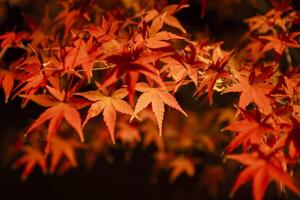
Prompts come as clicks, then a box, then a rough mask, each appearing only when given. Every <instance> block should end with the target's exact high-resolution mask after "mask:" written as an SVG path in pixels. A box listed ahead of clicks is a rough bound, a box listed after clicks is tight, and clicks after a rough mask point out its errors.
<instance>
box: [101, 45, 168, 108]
mask: <svg viewBox="0 0 300 200" xmlns="http://www.w3.org/2000/svg"><path fill="white" fill-rule="evenodd" d="M166 55H167V54H166V53H163V52H143V51H142V50H141V49H136V50H133V51H131V50H130V49H128V48H124V49H123V51H122V52H119V53H118V54H117V55H112V56H109V57H107V58H106V60H107V62H108V63H110V64H111V65H115V66H114V67H113V69H112V71H111V72H109V73H108V74H107V76H106V78H105V80H104V82H103V83H102V84H101V86H100V89H101V90H103V89H104V88H106V87H108V86H110V85H112V84H113V83H115V82H116V81H118V80H119V79H120V78H121V77H122V76H123V75H124V76H125V83H126V84H127V89H128V92H129V94H128V96H129V101H130V103H131V104H132V105H133V103H134V93H135V85H136V83H137V81H138V79H139V76H140V74H143V75H144V76H146V77H147V78H149V79H152V80H154V81H155V82H156V83H158V84H159V85H161V86H163V85H164V84H163V81H162V80H161V77H160V76H159V73H158V70H157V69H156V68H155V66H154V63H155V62H156V61H157V60H158V59H160V58H162V57H164V56H166Z"/></svg>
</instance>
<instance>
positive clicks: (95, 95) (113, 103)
mask: <svg viewBox="0 0 300 200" xmlns="http://www.w3.org/2000/svg"><path fill="white" fill-rule="evenodd" d="M76 95H79V96H82V97H84V98H86V99H88V100H90V101H92V102H94V103H93V104H92V105H91V107H90V109H89V111H88V114H87V116H86V118H85V120H84V123H83V126H85V124H86V123H87V122H88V121H89V120H90V119H91V118H93V117H96V116H98V115H100V114H101V113H102V112H103V119H104V122H105V123H106V126H107V128H108V130H109V133H110V136H111V140H112V141H113V143H115V136H114V132H115V125H116V118H117V116H116V111H118V112H120V113H123V114H127V115H132V114H133V111H132V108H131V107H130V105H129V104H128V103H127V102H126V101H124V100H122V99H123V98H125V97H126V96H127V95H128V92H127V91H126V89H124V88H122V89H119V90H116V91H115V92H113V93H112V94H111V95H109V94H105V93H101V92H100V91H99V90H95V91H88V92H80V93H76Z"/></svg>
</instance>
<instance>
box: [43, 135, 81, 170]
mask: <svg viewBox="0 0 300 200" xmlns="http://www.w3.org/2000/svg"><path fill="white" fill-rule="evenodd" d="M83 147H84V145H83V144H82V143H79V142H78V141H77V140H75V139H73V138H72V139H63V138H60V137H58V136H56V137H54V138H53V140H52V141H51V143H50V144H49V146H48V148H47V149H46V151H47V152H46V153H47V154H50V155H51V161H50V169H49V170H50V173H54V172H55V170H56V168H57V166H58V164H59V162H60V161H61V160H62V159H63V157H65V158H66V159H67V160H68V162H69V164H70V165H71V167H73V168H74V167H77V159H76V156H75V150H76V149H78V148H83Z"/></svg>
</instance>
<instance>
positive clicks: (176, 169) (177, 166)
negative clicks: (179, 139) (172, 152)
mask: <svg viewBox="0 0 300 200" xmlns="http://www.w3.org/2000/svg"><path fill="white" fill-rule="evenodd" d="M170 168H172V172H171V175H170V179H169V180H170V182H174V181H175V180H176V178H177V177H179V176H180V175H181V174H184V173H185V174H187V175H188V176H189V177H193V176H194V175H195V163H194V162H193V161H192V160H191V159H188V158H185V157H178V158H175V159H173V160H172V161H171V163H170Z"/></svg>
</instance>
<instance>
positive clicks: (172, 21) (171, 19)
mask: <svg viewBox="0 0 300 200" xmlns="http://www.w3.org/2000/svg"><path fill="white" fill-rule="evenodd" d="M187 7H189V5H187V4H179V5H176V4H172V5H168V6H167V7H165V8H164V9H163V10H161V11H157V10H150V11H148V12H146V15H145V16H144V19H145V21H146V22H149V21H151V20H153V19H155V18H156V17H158V18H159V17H161V16H163V15H165V19H164V23H165V24H167V25H169V26H172V27H174V28H177V29H179V30H180V31H181V32H183V33H186V30H185V28H184V27H183V26H182V25H181V23H180V22H179V21H178V19H177V18H176V17H175V16H173V15H174V14H176V13H177V12H178V11H180V10H181V9H183V8H187Z"/></svg>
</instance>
